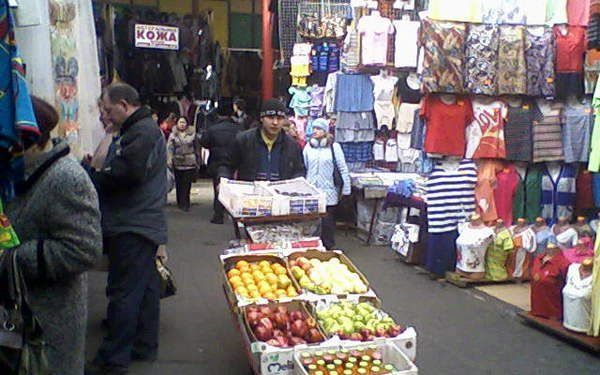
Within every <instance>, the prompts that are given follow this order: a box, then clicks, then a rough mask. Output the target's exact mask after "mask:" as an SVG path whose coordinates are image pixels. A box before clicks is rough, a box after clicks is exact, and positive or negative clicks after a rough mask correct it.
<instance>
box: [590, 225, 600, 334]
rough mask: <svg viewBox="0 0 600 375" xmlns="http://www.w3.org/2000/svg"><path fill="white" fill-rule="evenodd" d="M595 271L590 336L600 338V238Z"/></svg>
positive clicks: (597, 244)
mask: <svg viewBox="0 0 600 375" xmlns="http://www.w3.org/2000/svg"><path fill="white" fill-rule="evenodd" d="M594 254H595V255H594V271H593V276H592V312H591V314H590V321H591V327H590V329H589V330H588V332H587V333H588V335H591V336H596V337H597V336H600V236H597V237H596V243H595V244H594Z"/></svg>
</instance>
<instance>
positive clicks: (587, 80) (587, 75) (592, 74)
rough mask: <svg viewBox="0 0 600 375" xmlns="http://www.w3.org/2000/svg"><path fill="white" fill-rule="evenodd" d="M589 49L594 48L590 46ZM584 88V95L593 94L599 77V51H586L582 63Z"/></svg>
mask: <svg viewBox="0 0 600 375" xmlns="http://www.w3.org/2000/svg"><path fill="white" fill-rule="evenodd" d="M589 48H594V47H593V46H592V45H590V46H589ZM583 71H584V86H585V93H586V94H593V93H594V90H595V89H596V82H597V81H598V76H599V75H600V51H598V50H596V49H588V50H587V51H586V53H585V61H584V63H583Z"/></svg>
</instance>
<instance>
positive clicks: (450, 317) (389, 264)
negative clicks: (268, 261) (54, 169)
mask: <svg viewBox="0 0 600 375" xmlns="http://www.w3.org/2000/svg"><path fill="white" fill-rule="evenodd" d="M199 193H200V194H199V199H198V202H199V204H197V205H194V206H193V207H192V210H191V212H190V213H188V214H184V213H181V212H179V211H178V210H176V209H174V208H172V207H171V208H169V211H168V213H169V228H170V236H171V244H170V248H171V249H172V250H171V253H170V261H169V264H170V265H171V267H172V269H173V271H174V272H175V275H176V277H177V281H178V286H179V294H178V295H177V296H176V297H174V298H171V299H168V300H165V301H164V302H163V305H162V318H161V349H160V355H159V361H158V362H157V363H155V364H135V365H133V366H132V371H131V373H132V374H144V375H158V374H161V375H171V374H173V375H188V374H190V375H191V374H194V375H197V374H211V375H212V374H215V375H217V374H218V375H221V374H223V375H227V374H231V375H237V374H241V375H246V374H249V371H250V370H249V367H248V362H247V360H246V357H245V355H244V353H243V352H242V350H243V349H242V343H241V339H240V336H239V334H238V333H237V332H236V331H235V329H234V326H233V321H232V319H231V317H230V315H229V314H228V311H227V306H226V303H225V299H224V296H223V293H222V289H221V276H220V274H219V267H218V258H217V256H218V254H219V253H220V251H221V250H222V249H223V247H224V246H226V244H227V242H228V241H229V240H230V239H231V238H232V236H233V230H232V226H231V224H230V223H227V225H223V226H218V225H212V224H210V223H209V222H208V221H209V219H210V215H211V210H210V207H211V206H210V205H211V198H212V195H211V194H212V193H210V190H208V184H203V185H202V188H201V189H200V190H199ZM338 244H339V245H340V248H342V249H344V250H345V251H346V252H347V254H348V255H349V256H350V258H351V259H352V260H353V261H354V262H355V264H356V265H357V266H358V267H359V268H360V269H361V270H362V271H363V272H364V273H365V275H366V276H367V278H368V279H369V281H370V282H371V284H372V286H373V287H374V288H375V290H376V292H377V293H378V294H379V295H380V297H381V298H382V299H383V300H384V301H385V302H384V308H385V309H386V311H388V312H389V313H390V314H392V315H393V316H394V318H395V319H396V320H397V321H398V322H406V323H410V324H412V325H414V326H415V327H416V328H417V331H418V334H419V337H418V359H417V365H418V366H419V370H420V374H421V375H433V374H443V375H452V374H461V375H462V374H489V375H495V374H502V375H506V374H518V375H526V374H540V373H543V374H545V375H551V374H564V373H570V374H578V375H585V374H597V370H598V366H600V361H599V360H598V359H597V358H596V357H593V356H591V355H589V354H587V353H585V352H582V351H580V350H578V349H576V348H573V347H572V346H570V345H568V344H565V343H563V342H561V341H559V340H556V339H554V338H552V337H550V336H547V335H545V334H543V333H541V332H539V331H537V330H534V329H532V328H529V327H527V326H524V325H523V324H521V323H520V321H519V319H518V318H517V317H516V316H515V309H514V308H512V307H511V306H509V305H506V304H504V303H502V302H498V301H496V300H495V299H492V298H491V297H488V296H486V295H485V294H483V293H481V292H479V291H475V290H467V289H458V288H456V287H454V286H452V285H447V284H444V283H438V282H434V281H430V280H429V279H428V278H427V277H426V276H425V275H422V274H419V273H418V272H417V271H416V270H415V269H414V268H413V267H409V266H406V265H404V264H403V263H401V262H400V261H399V260H397V258H396V256H395V255H394V254H393V253H391V252H390V251H388V250H387V248H383V247H371V248H367V247H365V246H363V245H362V244H361V243H359V242H358V241H357V240H355V238H354V237H353V235H352V234H349V235H348V236H345V235H344V233H343V232H340V233H338ZM104 285H105V277H104V274H100V273H96V272H94V273H92V274H91V275H90V317H89V332H88V336H89V339H88V350H87V352H88V356H92V355H93V354H94V352H95V349H96V348H97V346H98V345H99V343H100V340H101V337H102V331H101V329H100V320H101V319H102V317H103V316H104V311H105V308H106V302H105V298H104Z"/></svg>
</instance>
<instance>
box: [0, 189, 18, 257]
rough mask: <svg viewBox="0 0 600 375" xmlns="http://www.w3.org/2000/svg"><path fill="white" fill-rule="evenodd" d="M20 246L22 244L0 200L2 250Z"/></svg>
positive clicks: (0, 240) (0, 243)
mask: <svg viewBox="0 0 600 375" xmlns="http://www.w3.org/2000/svg"><path fill="white" fill-rule="evenodd" d="M19 245H20V242H19V238H18V237H17V233H16V232H15V230H14V229H13V227H12V225H11V224H10V220H8V217H7V216H6V215H5V214H4V208H3V207H2V201H1V200H0V249H10V248H12V247H15V246H19Z"/></svg>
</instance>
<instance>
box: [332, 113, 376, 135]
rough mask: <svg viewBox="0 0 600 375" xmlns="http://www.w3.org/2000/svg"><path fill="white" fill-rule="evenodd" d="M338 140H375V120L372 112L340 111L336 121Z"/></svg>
mask: <svg viewBox="0 0 600 375" xmlns="http://www.w3.org/2000/svg"><path fill="white" fill-rule="evenodd" d="M335 140H336V142H373V141H374V140H375V120H374V119H373V113H372V112H340V113H338V116H337V121H336V123H335Z"/></svg>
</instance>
